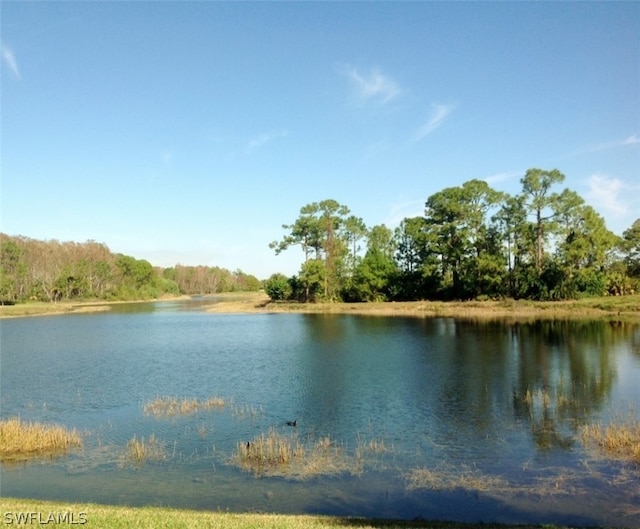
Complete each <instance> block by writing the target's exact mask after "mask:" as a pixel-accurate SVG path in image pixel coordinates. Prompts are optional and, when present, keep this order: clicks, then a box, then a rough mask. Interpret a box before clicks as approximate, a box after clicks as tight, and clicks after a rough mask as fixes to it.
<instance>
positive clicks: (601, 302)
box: [0, 292, 640, 323]
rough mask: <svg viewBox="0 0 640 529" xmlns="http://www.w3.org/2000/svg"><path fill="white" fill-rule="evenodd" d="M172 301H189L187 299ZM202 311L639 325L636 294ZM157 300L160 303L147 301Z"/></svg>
mask: <svg viewBox="0 0 640 529" xmlns="http://www.w3.org/2000/svg"><path fill="white" fill-rule="evenodd" d="M168 299H169V300H174V299H189V297H188V296H182V298H168ZM210 299H211V305H210V306H209V307H208V308H207V309H206V311H207V312H210V313H218V314H247V313H253V314H282V313H300V314H357V315H367V316H413V317H424V318H429V317H447V318H467V319H511V320H539V319H596V320H603V319H604V320H611V321H628V322H635V323H640V295H633V296H624V297H601V298H588V299H583V300H575V301H550V302H541V301H527V300H518V301H516V300H500V301H459V302H458V301H448V302H443V301H401V302H370V303H288V302H285V303H281V302H272V301H271V300H270V299H269V297H268V296H267V295H266V294H265V293H264V292H241V293H237V292H235V293H233V292H230V293H224V294H219V295H216V296H213V297H211V298H210ZM147 301H161V300H147ZM121 303H131V302H122V301H116V302H107V301H89V302H75V303H26V304H20V305H13V306H0V318H11V317H25V316H40V315H43V316H44V315H55V314H75V313H86V312H100V311H108V310H110V308H111V306H113V305H116V304H121Z"/></svg>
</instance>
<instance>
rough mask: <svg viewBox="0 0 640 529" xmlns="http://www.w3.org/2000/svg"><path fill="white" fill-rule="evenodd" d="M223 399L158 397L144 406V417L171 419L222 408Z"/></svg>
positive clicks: (223, 404)
mask: <svg viewBox="0 0 640 529" xmlns="http://www.w3.org/2000/svg"><path fill="white" fill-rule="evenodd" d="M224 406H225V402H224V399H222V398H220V397H209V398H208V399H205V400H199V399H189V398H186V397H183V398H182V399H178V398H177V397H158V398H156V399H154V400H152V401H149V402H147V403H145V404H144V407H143V409H144V413H145V414H146V415H155V416H156V417H172V416H175V415H191V414H193V413H196V412H198V411H201V410H210V409H216V408H217V409H220V408H224Z"/></svg>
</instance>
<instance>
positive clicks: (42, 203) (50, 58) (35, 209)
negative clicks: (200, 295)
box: [0, 0, 640, 279]
mask: <svg viewBox="0 0 640 529" xmlns="http://www.w3.org/2000/svg"><path fill="white" fill-rule="evenodd" d="M0 29H1V31H0V35H1V43H0V46H1V49H0V59H1V76H2V77H1V85H0V89H1V92H0V103H1V107H0V108H1V112H2V113H1V118H0V120H1V121H0V124H1V129H0V133H1V136H0V148H1V151H0V193H1V198H0V208H1V209H0V231H2V232H3V233H7V234H9V235H22V236H26V237H30V238H33V239H45V240H48V239H57V240H60V241H75V242H84V241H87V240H95V241H98V242H102V243H105V244H106V245H107V246H108V247H109V248H110V250H111V251H112V252H117V253H124V254H127V255H131V256H133V257H136V258H138V259H147V260H148V261H149V262H151V263H152V264H153V265H155V266H163V267H168V266H173V265H175V264H177V263H180V264H183V265H208V266H220V267H224V268H227V269H229V270H236V269H241V270H242V271H244V272H246V273H250V274H254V275H256V276H257V277H259V278H261V279H262V278H266V277H268V276H269V275H270V274H272V273H274V272H282V273H285V274H287V275H291V274H294V273H296V272H297V271H298V269H299V266H300V263H301V262H302V260H303V254H302V250H301V249H300V248H299V247H296V248H291V249H289V250H287V251H286V252H283V253H282V254H280V255H278V256H276V255H275V253H274V252H273V250H271V249H269V243H270V242H272V241H274V240H280V239H281V238H282V237H284V236H285V235H286V230H284V229H283V227H282V225H283V224H291V223H293V222H294V221H295V219H296V218H297V217H298V215H299V212H300V208H301V207H303V206H304V205H306V204H309V203H312V202H319V201H321V200H324V199H334V200H337V201H338V202H339V203H340V204H343V205H345V206H347V207H348V208H349V209H350V211H351V214H353V215H355V216H358V217H361V218H362V219H363V220H364V222H365V223H366V224H367V226H370V227H371V226H374V225H377V224H383V223H384V224H385V225H387V226H388V227H390V228H395V227H396V226H397V225H398V224H399V222H400V221H401V220H402V219H403V218H405V217H413V216H417V215H422V214H423V213H424V203H425V201H426V200H427V198H428V197H429V196H430V195H432V194H433V193H436V192H438V191H441V190H442V189H444V188H446V187H451V186H458V185H461V184H463V183H464V182H466V181H468V180H471V179H474V178H477V179H481V180H486V181H487V182H488V183H489V184H491V186H493V187H494V188H495V189H497V190H500V191H505V192H508V193H512V194H516V193H518V192H519V191H520V190H521V184H520V178H522V176H524V174H525V172H526V170H527V169H529V168H534V167H535V168H542V169H548V170H551V169H558V170H560V171H561V172H562V173H563V174H564V175H565V176H566V180H565V182H564V184H563V185H562V186H561V187H558V188H557V189H556V190H557V191H561V190H562V188H564V187H568V188H569V189H572V190H574V191H576V192H578V193H579V194H580V195H581V196H582V197H583V198H584V199H585V201H586V202H587V203H588V204H589V205H591V206H593V207H594V208H595V209H596V210H597V211H598V212H599V213H600V214H601V215H602V216H603V217H604V218H605V220H606V223H607V226H608V228H609V229H610V230H611V231H613V232H614V233H617V234H621V233H622V232H623V231H624V230H625V229H627V228H628V227H630V226H631V224H632V223H633V221H634V220H635V219H637V218H638V217H640V2H477V3H475V2H472V3H467V2H353V3H351V2H255V3H253V2H209V1H200V2H189V1H181V2H154V1H145V2H142V1H141V2H77V3H76V2H55V1H50V2H13V1H7V0H3V1H2V2H1V3H0Z"/></svg>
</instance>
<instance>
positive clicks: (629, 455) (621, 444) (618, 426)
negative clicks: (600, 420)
mask: <svg viewBox="0 0 640 529" xmlns="http://www.w3.org/2000/svg"><path fill="white" fill-rule="evenodd" d="M581 433H582V441H583V443H584V444H585V445H587V446H589V445H594V444H595V445H596V446H597V447H598V448H599V450H600V452H601V453H602V454H603V455H605V456H606V457H609V458H611V459H618V460H623V461H634V462H637V463H640V421H638V420H636V419H630V420H628V421H625V422H622V423H611V424H609V425H608V426H606V427H603V426H602V425H600V424H591V425H586V426H583V427H582V432H581Z"/></svg>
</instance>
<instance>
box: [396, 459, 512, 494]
mask: <svg viewBox="0 0 640 529" xmlns="http://www.w3.org/2000/svg"><path fill="white" fill-rule="evenodd" d="M405 480H406V482H407V488H408V489H409V490H414V489H430V490H456V489H464V490H473V491H485V492H486V491H493V492H496V491H508V490H512V488H513V485H512V484H510V483H509V482H507V481H506V480H504V479H502V478H499V477H497V476H489V475H486V474H484V473H482V472H481V471H480V470H478V469H477V468H472V467H470V466H468V465H461V466H460V467H453V466H451V465H444V466H441V467H438V468H435V469H433V470H432V469H429V468H414V469H412V470H409V471H408V472H407V473H406V474H405Z"/></svg>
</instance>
